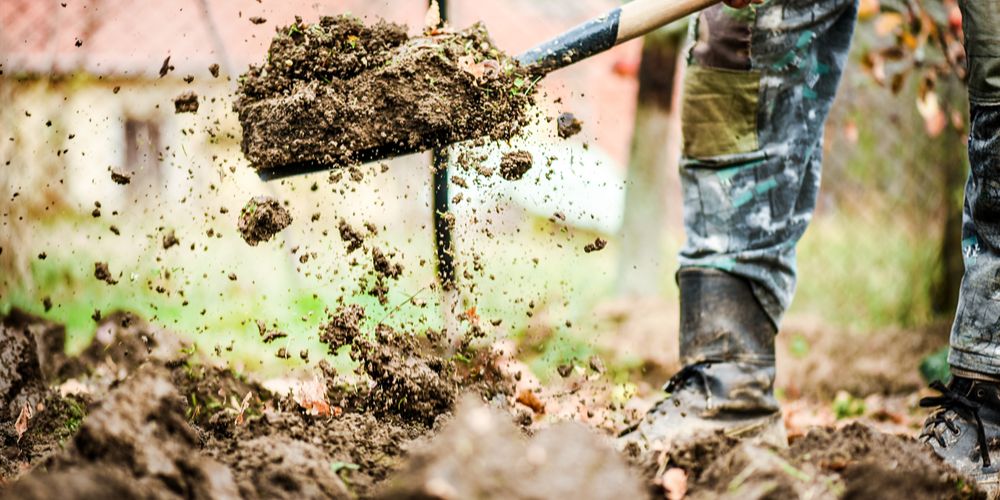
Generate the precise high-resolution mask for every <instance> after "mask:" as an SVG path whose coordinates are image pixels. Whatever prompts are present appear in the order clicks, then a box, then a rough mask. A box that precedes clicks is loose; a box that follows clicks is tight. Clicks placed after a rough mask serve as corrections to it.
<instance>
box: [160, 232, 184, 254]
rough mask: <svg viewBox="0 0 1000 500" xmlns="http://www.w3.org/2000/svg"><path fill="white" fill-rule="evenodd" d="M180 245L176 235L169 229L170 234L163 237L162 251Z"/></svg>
mask: <svg viewBox="0 0 1000 500" xmlns="http://www.w3.org/2000/svg"><path fill="white" fill-rule="evenodd" d="M180 243H181V240H179V239H177V234H176V233H175V232H174V230H173V229H171V230H170V232H168V233H167V234H164V235H163V249H164V250H169V249H170V248H171V247H173V246H175V245H179V244H180Z"/></svg>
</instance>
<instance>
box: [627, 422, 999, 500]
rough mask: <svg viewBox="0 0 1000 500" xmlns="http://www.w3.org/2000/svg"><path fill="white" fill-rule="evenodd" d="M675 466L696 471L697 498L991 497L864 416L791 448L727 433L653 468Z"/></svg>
mask: <svg viewBox="0 0 1000 500" xmlns="http://www.w3.org/2000/svg"><path fill="white" fill-rule="evenodd" d="M654 461H655V460H651V462H654ZM671 467H678V468H680V469H683V470H684V471H685V472H686V473H687V474H688V497H687V498H692V499H702V498H704V499H708V498H733V499H736V498H739V499H763V498H908V499H936V498H985V497H984V496H982V494H981V493H979V492H978V491H976V490H975V489H974V488H973V487H971V486H969V485H970V482H969V480H967V479H963V478H962V477H961V476H959V475H958V474H956V473H955V472H954V471H953V470H951V469H950V468H949V467H947V466H946V465H945V464H944V463H943V462H942V461H941V460H940V459H939V458H937V457H936V456H935V455H934V454H933V452H931V451H930V449H929V448H927V447H925V446H924V445H922V444H921V443H918V442H917V441H915V440H914V439H913V438H909V437H901V436H893V435H890V434H884V433H881V432H879V431H876V430H874V429H872V428H871V427H868V426H866V425H864V424H860V423H853V424H849V425H847V426H845V427H843V428H840V429H830V428H816V429H813V430H812V431H810V432H809V433H808V434H807V435H806V436H804V437H802V438H800V439H798V440H797V441H795V442H794V443H793V444H792V446H791V447H790V448H788V449H773V448H771V447H768V446H763V445H757V444H754V443H751V442H745V441H744V442H740V441H737V440H735V439H732V438H728V437H725V436H723V435H721V434H720V435H718V436H717V437H715V438H714V439H708V440H705V441H702V442H698V443H694V444H691V445H689V446H686V447H684V448H681V449H674V450H669V451H668V452H667V453H666V454H665V455H664V458H663V460H662V461H661V462H659V463H647V464H646V465H645V470H646V471H647V474H651V475H655V472H653V471H663V470H666V469H667V468H671Z"/></svg>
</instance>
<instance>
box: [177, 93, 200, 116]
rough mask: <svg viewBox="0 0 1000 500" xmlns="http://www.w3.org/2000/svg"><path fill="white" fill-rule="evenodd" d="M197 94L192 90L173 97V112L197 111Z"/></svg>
mask: <svg viewBox="0 0 1000 500" xmlns="http://www.w3.org/2000/svg"><path fill="white" fill-rule="evenodd" d="M197 112H198V94H197V93H195V92H194V91H193V90H188V91H185V92H184V93H183V94H181V95H179V96H177V97H175V98H174V113H197Z"/></svg>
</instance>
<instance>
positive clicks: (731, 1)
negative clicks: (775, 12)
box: [722, 0, 764, 9]
mask: <svg viewBox="0 0 1000 500" xmlns="http://www.w3.org/2000/svg"><path fill="white" fill-rule="evenodd" d="M722 3H724V4H726V5H728V6H730V7H732V8H734V9H742V8H744V7H746V6H748V5H750V4H752V3H753V4H757V5H760V4H762V3H764V0H722Z"/></svg>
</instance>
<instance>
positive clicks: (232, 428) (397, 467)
mask: <svg viewBox="0 0 1000 500" xmlns="http://www.w3.org/2000/svg"><path fill="white" fill-rule="evenodd" d="M362 314H363V311H360V310H358V309H354V308H350V307H347V308H341V309H339V310H337V311H336V312H334V313H333V314H331V318H330V321H329V323H328V324H327V325H326V326H324V328H323V330H322V332H321V336H322V337H323V339H324V341H326V342H328V343H329V345H330V348H331V350H336V349H339V348H341V347H342V346H345V345H347V346H350V349H351V353H352V357H353V358H354V359H355V360H356V361H358V363H359V368H358V373H357V375H361V376H363V377H365V378H366V379H367V380H368V383H367V384H359V386H352V385H348V384H346V383H344V382H343V380H342V379H341V378H339V377H338V376H337V374H336V373H335V372H334V371H333V370H332V369H330V368H329V367H328V366H326V365H325V364H323V363H320V367H319V368H318V370H317V373H316V377H315V378H314V379H313V380H310V381H304V382H302V383H301V384H299V385H297V386H296V387H295V388H294V389H293V390H290V391H289V392H288V393H287V394H277V393H273V392H271V391H269V390H267V389H265V388H264V387H263V386H261V385H260V384H258V383H256V382H254V381H252V380H251V379H249V378H247V377H245V376H242V375H239V374H236V373H233V372H232V371H231V370H228V369H224V368H218V367H214V366H212V365H211V363H210V361H209V360H205V359H196V358H194V357H192V356H185V355H184V354H183V353H184V352H187V351H185V350H184V349H181V348H180V347H181V346H179V345H177V344H176V342H175V339H174V338H173V337H172V336H170V335H169V333H167V332H163V331H159V330H157V329H155V328H152V327H150V326H149V325H147V324H146V323H145V322H143V321H142V320H141V319H139V318H136V317H135V316H134V315H131V314H112V315H110V316H109V317H107V318H105V319H104V320H103V321H102V323H101V324H100V326H99V332H98V334H97V335H95V340H94V344H93V345H92V346H91V347H90V348H88V349H87V350H86V351H84V353H83V354H82V355H81V356H79V357H77V358H66V357H65V356H64V355H62V351H61V349H57V348H55V346H58V345H61V343H62V342H63V340H64V339H63V335H64V333H63V330H62V328H61V327H60V326H59V325H54V324H51V323H47V322H45V321H44V320H40V319H38V318H34V317H31V316H28V315H26V314H23V313H20V312H18V311H16V310H15V311H13V312H12V313H11V314H10V315H8V316H7V317H6V318H4V320H3V330H2V333H3V335H2V336H0V356H3V359H4V360H9V359H18V360H20V362H19V363H5V364H4V365H3V366H2V368H0V370H2V373H0V375H3V376H2V377H0V380H2V381H4V382H5V385H4V386H3V387H0V389H3V390H4V393H3V396H4V399H3V400H2V401H0V402H2V403H3V404H4V406H3V414H2V418H0V443H2V448H0V450H2V452H0V496H2V497H4V498H55V497H60V498H94V497H143V498H179V497H186V498H356V497H360V498H567V497H576V498H595V499H596V498H635V497H642V496H649V497H650V498H656V497H661V498H662V496H663V494H664V493H665V488H668V487H669V488H671V489H672V490H673V491H672V493H673V494H675V495H676V494H678V493H679V492H678V491H677V489H678V487H679V486H678V483H677V478H678V477H681V478H683V481H682V484H683V487H684V489H686V494H687V496H689V497H691V498H717V497H726V498H870V497H872V496H879V497H887V495H888V497H893V498H900V497H904V496H907V497H911V498H973V497H976V495H977V492H976V491H974V490H973V489H972V487H971V486H969V483H968V482H967V481H963V480H962V478H960V477H958V476H957V475H956V474H955V473H953V472H951V471H950V470H949V469H948V468H947V467H945V466H944V465H943V464H942V463H941V462H940V461H939V460H938V459H937V458H936V457H934V456H933V455H932V454H930V453H929V452H928V451H927V450H925V449H924V448H923V447H922V446H921V445H920V444H919V443H917V442H915V441H914V440H913V439H911V438H905V437H899V436H893V435H889V434H884V433H881V432H878V431H876V430H874V429H872V428H870V427H867V426H864V425H861V424H851V425H848V426H845V427H842V428H840V429H834V428H816V429H813V430H812V431H811V432H809V433H808V434H807V435H805V436H804V437H801V438H799V439H797V440H796V441H795V442H793V443H792V445H791V447H790V448H787V449H772V448H768V447H764V446H758V445H755V444H752V443H739V442H736V441H733V440H730V439H727V438H724V437H721V436H720V437H718V438H715V439H711V440H707V441H704V442H700V443H696V444H693V445H690V446H687V447H685V448H682V449H671V450H665V451H663V452H660V453H658V454H656V455H655V456H646V457H624V456H621V455H619V454H618V453H616V452H615V451H614V447H613V441H612V440H611V439H610V437H609V436H608V435H606V434H604V433H600V432H596V431H595V430H594V429H591V428H588V427H586V426H584V425H581V424H577V423H573V422H564V423H559V424H555V425H551V426H548V427H546V428H543V429H540V430H538V429H536V428H534V427H533V428H531V430H528V428H526V427H521V426H519V425H518V424H515V423H514V421H515V418H514V417H513V415H515V414H518V410H519V409H520V410H523V409H524V408H518V406H519V403H515V399H517V398H515V397H514V396H513V395H512V394H511V388H512V387H513V385H512V381H511V380H509V379H507V378H506V376H505V375H504V374H503V373H502V372H501V370H499V369H498V368H497V363H496V362H495V361H496V359H495V358H494V357H493V356H491V355H488V354H486V353H477V352H473V351H466V353H465V354H464V355H463V360H470V361H462V362H461V363H455V362H453V361H451V359H454V358H447V357H446V356H444V355H442V352H443V351H442V348H441V347H440V346H437V345H436V344H435V339H434V336H433V335H431V336H430V337H427V336H419V337H416V336H411V335H409V334H406V333H398V332H393V331H391V330H388V329H384V328H383V329H381V330H380V331H379V332H377V333H376V335H375V336H374V337H372V336H369V335H368V334H366V333H365V332H362V331H361V330H360V329H359V328H358V326H357V325H358V324H359V319H360V316H361V315H362ZM12 356H14V357H12ZM463 392H465V393H467V395H466V396H465V397H464V399H463V397H462V396H461V393H463ZM456 408H457V409H456ZM26 409H27V413H28V414H30V415H31V417H30V418H27V419H26V417H25V416H24V413H25V410H26ZM517 420H519V421H521V422H522V423H530V419H528V422H523V419H517Z"/></svg>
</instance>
